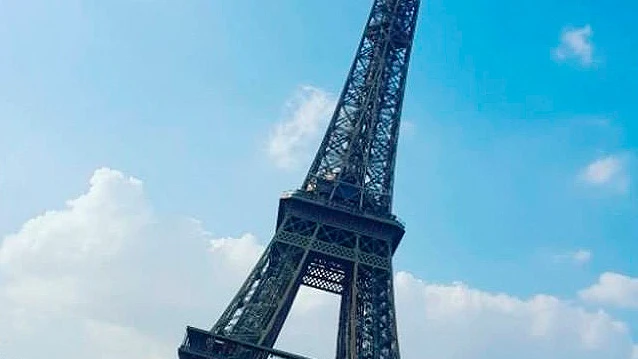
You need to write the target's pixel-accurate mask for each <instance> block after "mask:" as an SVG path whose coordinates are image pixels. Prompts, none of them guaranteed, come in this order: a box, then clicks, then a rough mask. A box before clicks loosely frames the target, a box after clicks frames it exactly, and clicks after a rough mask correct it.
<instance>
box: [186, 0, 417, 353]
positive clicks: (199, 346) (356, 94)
mask: <svg viewBox="0 0 638 359" xmlns="http://www.w3.org/2000/svg"><path fill="white" fill-rule="evenodd" d="M418 9H419V0H375V1H374V5H373V7H372V11H371V14H370V17H369V18H368V22H367V25H366V28H365V31H364V35H363V38H362V40H361V43H360V44H359V48H358V51H357V55H356V57H355V61H354V63H353V65H352V67H351V69H350V73H349V75H348V79H347V81H346V85H345V87H344V89H343V92H342V93H341V96H340V98H339V102H338V104H337V108H336V110H335V112H334V115H333V117H332V120H331V122H330V125H329V126H328V130H327V132H326V134H325V136H324V139H323V142H322V143H321V146H320V148H319V150H318V152H317V155H316V157H315V159H314V162H313V163H312V165H311V167H310V170H309V172H308V175H307V176H306V179H305V181H304V183H303V185H302V188H301V189H300V190H298V191H296V192H294V193H290V194H287V195H286V196H284V197H282V198H281V200H280V203H279V213H278V217H277V227H276V232H275V236H274V238H273V239H272V241H271V242H270V244H269V245H268V247H267V248H266V249H265V251H264V253H263V254H262V256H261V258H260V259H259V261H258V262H257V264H256V265H255V267H254V268H253V270H252V272H251V273H250V274H249V276H248V278H247V279H246V281H245V282H244V283H243V285H242V286H241V288H240V289H239V290H238V292H237V294H236V296H235V297H234V299H233V300H232V301H231V303H230V304H229V305H228V307H227V308H226V310H225V311H224V313H223V314H222V315H221V317H220V318H219V320H218V321H217V323H216V324H215V326H214V327H213V328H212V329H211V330H210V331H202V330H199V329H195V328H188V329H187V334H186V338H185V339H184V342H183V344H182V346H181V347H180V348H179V351H178V353H179V357H180V359H304V358H302V357H300V356H297V355H294V354H289V353H285V352H282V351H277V350H274V349H272V347H273V345H274V344H275V341H276V340H277V337H278V335H279V332H280V331H281V328H282V326H283V324H284V321H285V320H286V317H287V316H288V313H289V312H290V309H291V307H292V303H293V301H294V298H295V296H296V295H297V292H298V290H299V287H300V286H301V285H306V286H309V287H313V288H317V289H319V290H323V291H327V292H331V293H334V294H337V295H340V296H341V306H340V310H339V324H338V326H339V330H338V338H337V346H336V353H335V355H336V358H337V359H399V344H398V338H397V327H396V316H395V307H394V292H393V284H392V255H393V254H394V252H395V250H396V248H397V247H398V245H399V243H400V241H401V238H402V237H403V234H404V232H405V230H404V227H403V225H402V224H401V223H400V222H399V221H398V219H397V218H396V217H395V216H394V215H392V213H391V211H392V189H393V180H394V167H395V159H396V150H397V141H398V136H399V123H400V117H401V107H402V103H403V94H404V91H405V82H406V76H407V70H408V62H409V58H410V52H411V48H412V41H413V37H414V31H415V26H416V18H417V13H418Z"/></svg>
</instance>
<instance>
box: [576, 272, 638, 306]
mask: <svg viewBox="0 0 638 359" xmlns="http://www.w3.org/2000/svg"><path fill="white" fill-rule="evenodd" d="M579 295H580V297H581V299H583V300H585V301H587V302H592V303H597V304H603V305H609V306H615V307H620V308H632V309H638V278H632V277H629V276H625V275H622V274H618V273H612V272H607V273H603V274H602V275H601V276H600V278H598V283H596V284H594V285H592V286H591V287H589V288H586V289H584V290H582V291H580V293H579Z"/></svg>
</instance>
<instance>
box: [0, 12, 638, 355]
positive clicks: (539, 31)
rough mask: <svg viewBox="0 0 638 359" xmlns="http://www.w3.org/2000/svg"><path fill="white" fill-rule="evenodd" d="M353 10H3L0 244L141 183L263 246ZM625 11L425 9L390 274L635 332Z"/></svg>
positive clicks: (631, 105)
mask: <svg viewBox="0 0 638 359" xmlns="http://www.w3.org/2000/svg"><path fill="white" fill-rule="evenodd" d="M369 7H370V1H363V0H357V1H337V0H324V1H321V2H316V1H315V2H307V1H293V0H281V1H277V2H274V3H269V4H268V5H264V3H263V2H258V1H253V0H247V1H230V0H215V1H199V0H197V1H188V2H178V1H168V0H162V1H160V0H156V1H151V0H147V1H142V0H128V1H124V0H113V1H108V2H105V1H95V0H93V1H91V0H65V1H59V2H56V3H55V4H53V2H50V1H44V0H33V1H29V2H23V1H4V2H0V46H1V50H0V78H1V79H2V81H0V238H2V237H6V236H9V235H11V234H13V233H17V232H19V231H20V229H21V227H22V226H23V224H24V223H25V222H26V221H27V220H29V219H31V218H34V217H36V216H37V215H40V214H42V213H44V212H46V211H48V210H53V209H60V208H63V207H64V204H65V201H67V200H69V199H72V198H76V197H78V196H79V195H80V194H82V193H84V192H85V191H86V188H87V181H88V179H89V178H91V176H92V175H93V173H94V171H95V170H96V169H98V168H100V167H103V166H106V167H109V168H112V169H115V170H117V171H121V172H123V173H125V174H126V175H130V176H134V177H136V178H139V179H141V180H142V181H143V182H144V189H145V192H146V194H147V197H148V198H149V200H150V201H152V203H153V206H154V211H156V212H158V213H162V214H163V215H175V216H188V217H193V218H197V219H198V220H200V221H201V222H202V223H203V225H204V226H205V228H206V229H207V230H208V231H210V232H211V233H212V234H213V235H214V236H217V237H226V236H235V237H239V236H241V235H242V234H243V233H246V232H250V233H253V234H254V235H255V236H256V238H258V241H260V243H263V242H265V241H267V240H268V239H269V237H270V236H271V235H272V231H273V227H274V219H275V214H276V205H277V199H278V196H279V193H280V192H282V191H284V190H288V189H293V188H295V187H296V186H298V185H299V184H300V182H301V180H302V178H303V175H304V172H305V170H306V166H307V165H308V164H309V159H310V156H311V155H312V150H313V149H314V148H313V146H314V145H316V143H317V140H318V138H319V137H318V136H319V133H320V131H322V129H323V127H322V126H323V124H325V117H326V116H325V113H326V106H327V107H329V105H330V103H331V101H332V99H333V98H334V96H335V94H336V93H338V92H339V90H340V87H341V86H342V84H343V80H344V78H345V75H346V72H347V69H348V67H349V65H350V61H351V60H352V57H353V52H354V50H355V47H356V44H357V42H358V40H359V36H360V33H361V30H362V26H363V23H364V20H365V18H366V16H367V13H368V11H369ZM637 12H638V4H635V3H633V2H629V1H626V2H620V3H616V4H615V5H614V6H612V5H608V4H605V3H603V2H597V1H576V0H565V1H561V2H560V3H556V2H555V1H549V0H537V1H528V0H524V1H517V2H507V1H502V0H492V1H483V2H470V1H462V0H447V1H442V0H433V1H428V2H425V3H424V4H423V6H422V10H421V14H420V22H419V27H418V30H417V35H416V39H415V47H414V51H413V56H412V61H411V69H410V75H409V76H410V77H409V84H408V88H407V93H406V100H405V105H404V112H403V113H404V115H403V119H404V121H405V123H404V131H403V134H402V137H401V143H400V153H399V160H398V167H397V176H396V178H397V180H396V185H395V186H396V188H395V193H396V194H395V198H396V200H395V205H394V207H395V212H396V213H397V214H399V215H400V216H401V217H402V219H403V220H404V221H406V222H407V234H406V236H405V237H404V240H403V242H402V244H401V247H400V248H399V251H398V252H397V254H396V257H395V267H396V269H397V270H402V271H408V272H410V273H412V274H413V275H415V276H416V277H418V278H421V279H423V280H425V281H426V282H432V283H447V284H449V283H453V282H456V281H462V282H463V283H466V284H467V285H469V286H470V287H472V288H479V289H480V290H483V291H486V292H490V293H507V294H508V295H511V296H514V297H520V298H530V297H532V296H534V295H537V294H540V293H543V294H548V295H552V296H556V297H557V298H560V299H561V300H565V301H569V302H577V303H579V304H578V305H580V306H582V307H583V308H585V309H587V310H592V311H596V310H597V309H598V308H603V309H604V310H605V311H607V312H609V313H611V314H612V315H613V316H614V317H615V318H617V319H619V320H622V321H624V322H626V323H627V324H628V326H629V327H630V328H634V330H636V328H638V316H636V313H635V308H636V307H638V289H632V288H634V287H632V285H635V286H636V287H637V288H638V284H636V283H638V282H636V283H634V282H631V280H632V278H633V277H634V276H638V266H637V264H636V261H635V260H634V261H632V254H633V253H636V251H637V250H638V244H636V243H637V242H636V238H638V225H636V223H638V199H637V197H636V191H635V188H636V187H635V186H636V180H635V176H634V173H635V172H636V169H637V165H636V160H635V154H636V150H637V147H638V125H637V123H638V122H636V119H635V118H636V116H637V115H638V108H637V107H636V101H635V99H636V93H638V68H637V67H636V65H635V64H636V61H637V60H638V49H637V48H636V46H634V45H635V44H636V41H637V39H638V28H636V26H635V25H634V23H633V22H634V21H633V17H632V16H631V15H632V14H634V13H637ZM303 86H311V88H312V89H314V90H308V89H306V90H304V88H303ZM304 91H305V92H304ZM308 91H310V92H308ZM313 91H314V92H313ZM295 96H297V97H295ZM299 96H301V97H299ZM317 96H319V98H317ZM311 100H312V101H315V102H314V105H313V104H311V105H307V103H306V102H308V101H310V102H312V101H311ZM286 104H288V106H287V105H286ZM304 104H306V105H307V106H306V107H303V106H304ZM300 108H301V110H300ZM295 111H297V112H295ZM318 113H319V115H318ZM322 114H323V115H322ZM299 116H302V117H303V116H306V119H308V118H310V120H308V121H309V122H301V123H302V124H305V125H309V124H314V123H318V125H317V126H318V128H319V130H307V129H306V130H299V131H301V132H299V133H297V134H299V135H300V136H301V138H302V139H301V140H300V141H301V143H296V145H300V146H301V147H302V148H301V149H302V150H303V151H302V150H300V151H299V153H296V154H295V155H299V158H298V162H297V163H296V164H295V165H291V166H287V167H284V168H282V167H281V166H278V165H277V161H276V159H273V156H272V154H271V155H270V156H269V152H268V151H269V148H272V141H274V140H276V139H277V128H282V127H281V126H282V124H284V125H285V123H287V122H288V123H291V121H292V122H294V121H295V120H298V118H297V117H299ZM308 116H309V117H308ZM312 116H315V117H312ZM322 121H323V122H322ZM278 126H279V127H278ZM281 131H283V132H282V133H283V134H284V135H286V134H289V132H286V131H285V130H281ZM293 132H294V131H293ZM269 146H271V147H269ZM295 149H296V148H295ZM576 253H580V255H575V254H576ZM606 272H612V273H617V274H621V275H623V277H622V278H621V279H619V282H618V283H620V284H618V285H619V286H620V287H621V289H618V290H616V292H614V293H615V294H609V295H607V296H605V295H598V296H595V297H596V298H597V299H589V300H587V299H585V298H586V297H587V296H586V295H581V296H579V295H578V293H579V291H582V290H584V289H585V288H590V287H591V286H592V285H594V284H595V283H597V282H599V279H600V276H601V275H602V274H603V273H606ZM4 280H5V281H7V279H6V278H5V279H4ZM2 283H3V278H2V277H1V276H0V285H1V284H2ZM601 283H602V282H601ZM632 283H633V284H632ZM612 292H613V290H612ZM597 293H598V292H597ZM619 293H620V294H619ZM621 297H622V298H624V300H625V301H624V302H623V300H621V299H619V298H621ZM589 298H591V296H590V297H589ZM601 298H603V299H601ZM605 298H606V299H605ZM609 298H611V299H609ZM628 298H629V299H628ZM632 298H633V299H632ZM621 302H622V303H625V304H619V303H621ZM627 303H630V304H627ZM216 316H217V314H215V313H211V314H210V315H209V318H210V321H213V320H214V319H213V318H216ZM0 333H1V332H0ZM636 335H638V333H636V332H633V337H634V339H635V338H636ZM0 339H1V338H0ZM1 342H2V340H0V343H1ZM0 345H1V344H0ZM1 348H2V346H0V349H1ZM1 354H2V353H0V355H1Z"/></svg>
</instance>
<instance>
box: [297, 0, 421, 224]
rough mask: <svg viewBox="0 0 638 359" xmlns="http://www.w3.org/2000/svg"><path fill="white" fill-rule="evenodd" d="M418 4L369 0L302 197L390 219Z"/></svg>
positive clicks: (414, 0) (414, 1) (416, 1)
mask: <svg viewBox="0 0 638 359" xmlns="http://www.w3.org/2000/svg"><path fill="white" fill-rule="evenodd" d="M419 3H420V0H375V1H374V5H373V7H372V11H371V12H370V16H369V18H368V22H367V24H366V27H365V31H364V33H363V38H362V39H361V42H360V43H359V48H358V50H357V54H356V57H355V59H354V62H353V64H352V67H351V68H350V73H349V74H348V78H347V80H346V84H345V86H344V88H343V91H342V92H341V95H340V97H339V102H338V103H337V107H336V109H335V112H334V114H333V115H332V119H331V121H330V124H329V126H328V129H327V131H326V134H325V136H324V138H323V141H322V142H321V146H320V147H319V150H318V151H317V154H316V156H315V159H314V161H313V162H312V165H311V167H310V170H309V171H308V175H307V176H306V179H305V180H304V183H303V185H302V188H301V191H300V192H301V193H300V194H302V195H303V196H304V197H310V198H312V199H314V200H316V201H319V202H322V203H324V204H326V205H329V206H333V207H338V208H343V209H346V210H348V211H351V212H355V213H362V214H368V215H373V216H379V217H388V216H391V212H392V192H393V183H394V168H395V162H396V152H397V142H398V138H399V125H400V120H401V108H402V106H403V94H404V92H405V83H406V77H407V72H408V63H409V60H410V53H411V50H412V41H413V38H414V31H415V27H416V20H417V14H418V11H419Z"/></svg>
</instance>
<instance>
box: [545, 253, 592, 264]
mask: <svg viewBox="0 0 638 359" xmlns="http://www.w3.org/2000/svg"><path fill="white" fill-rule="evenodd" d="M591 258H592V253H591V251H589V250H586V249H579V250H577V251H575V252H568V253H562V254H557V255H555V256H554V260H555V261H556V262H571V263H573V264H579V265H582V264H586V263H589V261H591Z"/></svg>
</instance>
